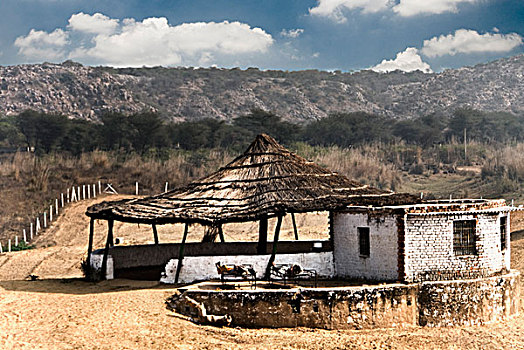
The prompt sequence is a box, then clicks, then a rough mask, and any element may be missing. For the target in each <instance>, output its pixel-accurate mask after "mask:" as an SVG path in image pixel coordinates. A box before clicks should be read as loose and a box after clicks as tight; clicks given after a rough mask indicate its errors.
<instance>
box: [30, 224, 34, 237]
mask: <svg viewBox="0 0 524 350" xmlns="http://www.w3.org/2000/svg"><path fill="white" fill-rule="evenodd" d="M29 234H30V236H31V238H32V237H33V223H31V224H30V225H29Z"/></svg>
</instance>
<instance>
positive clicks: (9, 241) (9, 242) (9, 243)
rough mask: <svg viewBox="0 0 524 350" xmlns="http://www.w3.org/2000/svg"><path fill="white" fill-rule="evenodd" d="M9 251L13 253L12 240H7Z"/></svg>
mask: <svg viewBox="0 0 524 350" xmlns="http://www.w3.org/2000/svg"><path fill="white" fill-rule="evenodd" d="M7 251H8V252H11V240H10V239H8V240H7Z"/></svg>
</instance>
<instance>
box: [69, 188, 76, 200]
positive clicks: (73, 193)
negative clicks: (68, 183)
mask: <svg viewBox="0 0 524 350" xmlns="http://www.w3.org/2000/svg"><path fill="white" fill-rule="evenodd" d="M67 193H69V188H68V189H67ZM75 199H76V193H75V187H74V186H73V187H71V202H74V201H75Z"/></svg>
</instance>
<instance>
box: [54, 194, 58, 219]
mask: <svg viewBox="0 0 524 350" xmlns="http://www.w3.org/2000/svg"><path fill="white" fill-rule="evenodd" d="M55 214H56V215H58V198H56V199H55Z"/></svg>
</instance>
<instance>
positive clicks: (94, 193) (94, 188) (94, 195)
mask: <svg viewBox="0 0 524 350" xmlns="http://www.w3.org/2000/svg"><path fill="white" fill-rule="evenodd" d="M93 198H96V186H95V184H93Z"/></svg>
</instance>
